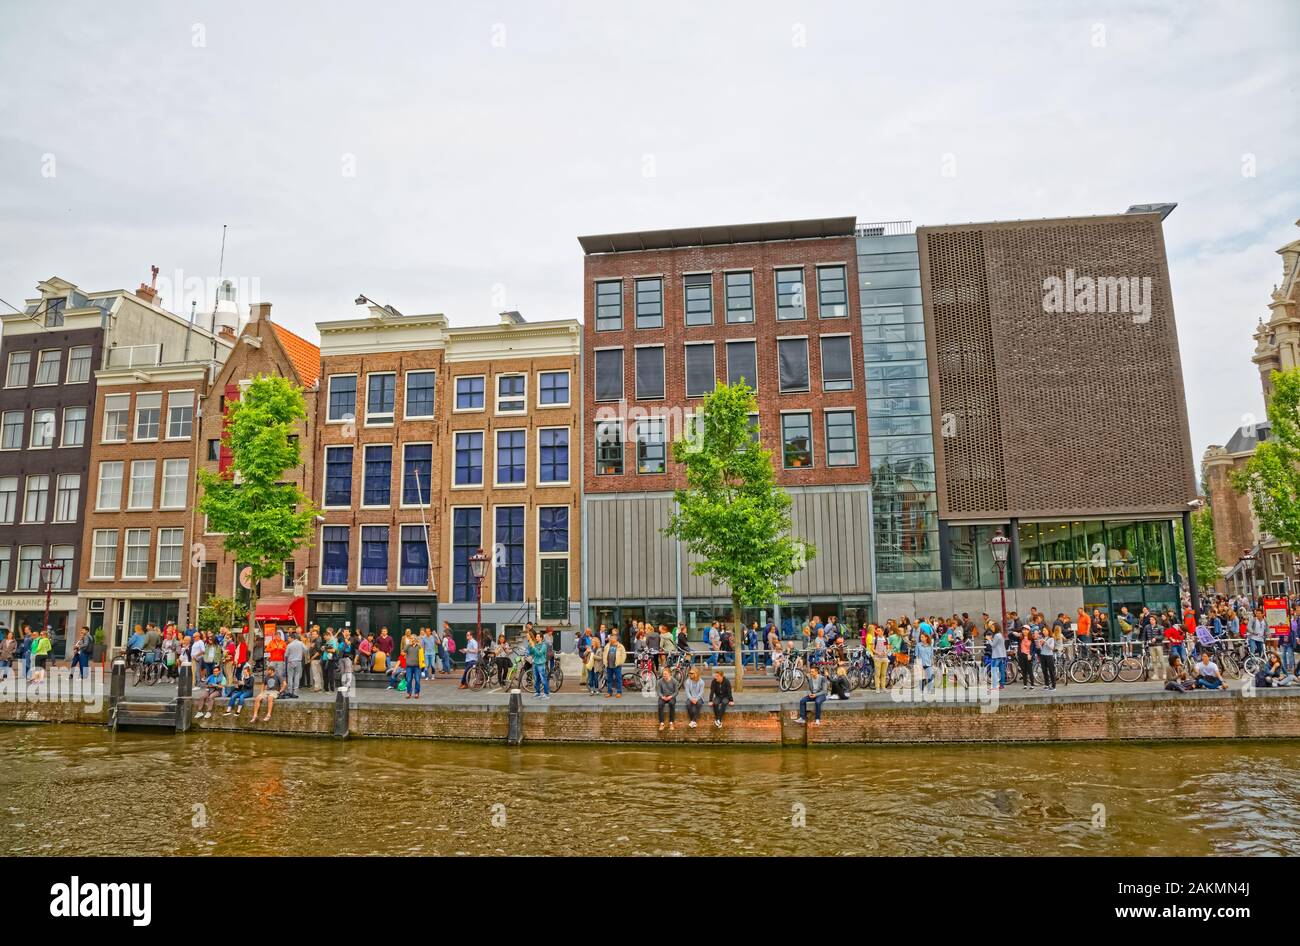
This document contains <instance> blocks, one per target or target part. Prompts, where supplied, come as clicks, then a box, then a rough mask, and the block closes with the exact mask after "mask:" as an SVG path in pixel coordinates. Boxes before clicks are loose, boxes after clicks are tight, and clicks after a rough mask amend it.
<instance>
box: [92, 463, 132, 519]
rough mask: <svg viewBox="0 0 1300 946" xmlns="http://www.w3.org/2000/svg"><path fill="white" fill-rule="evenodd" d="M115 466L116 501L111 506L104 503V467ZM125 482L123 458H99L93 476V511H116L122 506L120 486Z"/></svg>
mask: <svg viewBox="0 0 1300 946" xmlns="http://www.w3.org/2000/svg"><path fill="white" fill-rule="evenodd" d="M106 466H115V467H117V502H115V503H114V504H113V505H111V506H106V505H104V467H106ZM125 483H126V461H125V460H101V461H99V469H98V470H97V471H96V476H95V511H96V512H118V511H120V510H121V508H122V487H123V485H124V484H125Z"/></svg>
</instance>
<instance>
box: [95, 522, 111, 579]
mask: <svg viewBox="0 0 1300 946" xmlns="http://www.w3.org/2000/svg"><path fill="white" fill-rule="evenodd" d="M90 577H91V578H116V577H117V530H116V529H96V530H95V541H94V545H93V546H92V547H91V551H90Z"/></svg>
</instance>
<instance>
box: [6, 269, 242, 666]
mask: <svg viewBox="0 0 1300 946" xmlns="http://www.w3.org/2000/svg"><path fill="white" fill-rule="evenodd" d="M154 272H155V275H156V273H157V270H156V269H155V271H154ZM37 289H38V292H39V295H38V296H36V297H34V298H30V299H28V300H27V301H26V306H25V309H24V311H23V312H21V313H13V314H7V315H3V316H0V320H2V321H3V342H2V343H0V362H2V363H3V372H4V374H3V378H2V379H0V380H3V386H2V387H0V428H2V431H0V627H17V626H21V625H22V624H24V623H27V624H30V625H31V626H32V627H34V628H35V627H39V626H40V625H41V622H42V620H43V619H44V609H45V605H46V591H47V590H48V591H49V604H50V629H51V636H52V637H53V640H54V647H53V653H54V655H55V656H56V657H62V656H65V655H66V648H67V646H68V643H69V638H68V632H69V631H70V630H73V629H74V627H75V625H76V624H77V623H78V620H79V619H80V621H81V622H86V621H89V622H90V623H91V625H92V626H94V627H100V626H102V625H103V621H104V613H105V612H104V611H102V610H93V611H92V610H90V608H91V607H92V606H93V607H95V608H96V609H99V608H102V607H103V606H104V599H103V598H102V597H99V596H96V597H94V598H93V599H89V600H80V601H79V600H78V592H79V590H80V589H82V588H84V587H86V586H87V585H88V582H87V572H86V564H87V557H86V554H85V553H86V548H85V546H84V538H85V526H86V521H87V516H86V509H87V494H88V493H89V492H90V491H92V490H93V489H94V487H95V479H94V466H93V465H92V453H93V452H94V447H95V446H98V444H97V437H98V433H97V431H98V427H97V425H96V418H97V416H98V415H99V414H100V413H101V408H102V399H101V398H100V397H99V394H100V391H101V389H100V384H101V381H100V378H101V376H104V377H106V378H108V379H109V380H110V381H111V382H112V383H113V384H114V390H115V392H118V393H120V392H121V391H123V390H130V387H129V385H130V384H134V383H136V382H138V381H139V380H140V379H141V378H143V377H145V376H146V375H147V374H148V372H150V371H153V370H155V369H159V368H161V367H163V366H174V365H175V363H177V362H185V361H190V360H194V359H204V360H206V361H208V362H211V363H219V362H220V360H221V359H223V358H224V357H225V354H226V352H227V351H228V350H229V345H228V343H225V342H221V341H219V340H217V339H216V338H215V337H214V336H213V335H212V333H211V332H209V331H206V330H205V329H203V328H202V327H200V326H196V325H193V324H191V323H190V322H189V321H188V320H186V319H184V318H182V317H180V316H178V315H176V314H174V313H172V312H168V311H166V310H165V309H163V308H162V307H161V306H159V305H158V304H157V297H156V292H155V289H154V286H153V285H152V283H151V284H149V285H145V284H141V285H140V287H139V288H138V289H137V290H136V291H135V292H127V291H125V290H121V289H115V290H105V291H99V292H88V291H83V290H81V289H80V288H78V287H77V286H76V285H75V284H73V283H71V282H69V281H67V280H65V279H61V278H59V277H57V276H55V277H51V278H49V279H47V280H45V281H44V282H42V283H40V284H39V285H38V287H37ZM123 375H125V376H126V377H128V379H129V383H128V384H127V385H126V386H122V385H120V384H118V381H119V380H120V379H121V377H123ZM128 396H129V395H128ZM42 562H46V563H50V564H54V565H58V566H61V568H59V569H52V570H48V571H47V572H46V573H45V574H44V575H42V572H41V568H40V566H41V563H42ZM79 612H80V614H79Z"/></svg>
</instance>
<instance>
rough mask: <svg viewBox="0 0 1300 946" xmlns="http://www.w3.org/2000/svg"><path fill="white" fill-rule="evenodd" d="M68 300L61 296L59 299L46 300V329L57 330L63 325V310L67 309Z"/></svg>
mask: <svg viewBox="0 0 1300 946" xmlns="http://www.w3.org/2000/svg"><path fill="white" fill-rule="evenodd" d="M67 304H68V300H67V299H65V298H63V297H62V296H60V297H59V298H57V299H47V300H45V327H46V328H56V327H57V326H60V325H62V324H63V310H64V308H66V306H67Z"/></svg>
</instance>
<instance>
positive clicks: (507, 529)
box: [495, 506, 524, 602]
mask: <svg viewBox="0 0 1300 946" xmlns="http://www.w3.org/2000/svg"><path fill="white" fill-rule="evenodd" d="M496 520H497V522H496V548H495V553H496V561H495V564H496V575H495V578H496V590H495V600H496V601H498V602H502V601H523V600H524V507H523V506H497V508H496Z"/></svg>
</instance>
